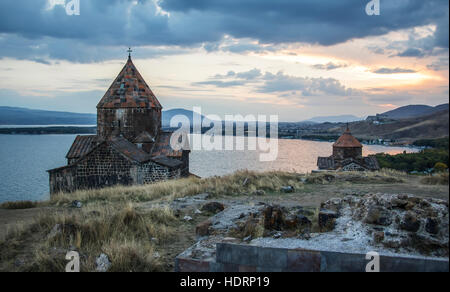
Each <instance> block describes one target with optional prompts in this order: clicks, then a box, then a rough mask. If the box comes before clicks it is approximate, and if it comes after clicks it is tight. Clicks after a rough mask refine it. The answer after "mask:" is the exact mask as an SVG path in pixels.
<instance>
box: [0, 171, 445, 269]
mask: <svg viewBox="0 0 450 292" xmlns="http://www.w3.org/2000/svg"><path fill="white" fill-rule="evenodd" d="M406 177H407V176H406V174H404V173H399V172H394V171H386V170H385V171H381V172H374V173H361V172H355V173H352V172H346V173H335V172H334V173H317V174H308V175H305V174H296V173H288V172H265V173H258V172H252V171H239V172H236V173H234V174H231V175H228V176H224V177H212V178H207V179H199V178H192V177H191V178H186V179H180V180H173V181H167V182H161V183H156V184H151V185H144V186H131V187H123V186H118V187H113V188H105V189H98V190H85V191H78V192H75V193H72V194H58V195H55V196H52V198H51V200H50V201H49V202H44V203H40V205H46V206H49V208H48V209H46V211H45V213H44V214H42V215H41V216H39V217H38V218H36V219H35V222H34V223H33V224H31V225H30V226H27V227H26V228H22V229H20V230H19V229H17V231H16V232H12V233H11V234H10V236H9V237H8V239H7V240H6V241H5V242H0V248H1V253H0V259H1V260H2V262H3V263H7V264H8V265H9V266H7V268H5V266H3V269H6V270H10V269H11V266H12V267H14V260H15V259H16V258H17V257H18V255H20V254H21V253H22V254H23V250H24V249H26V248H28V249H29V252H28V254H27V255H30V257H31V258H32V259H31V261H29V262H27V263H26V264H25V265H22V266H21V267H20V268H17V269H20V270H24V271H63V270H64V267H65V263H66V262H67V261H65V254H66V252H67V251H69V250H74V249H75V250H77V251H79V253H80V255H81V267H82V271H95V268H96V265H95V260H96V258H97V257H98V256H99V255H100V254H101V253H105V254H107V255H108V257H109V259H110V261H111V263H112V266H111V269H110V270H111V271H125V272H127V271H167V270H168V266H167V262H173V258H168V259H162V256H161V257H160V256H158V254H160V253H161V254H164V253H165V251H167V249H168V248H169V246H170V245H176V246H177V248H180V247H181V248H185V247H183V245H182V244H179V243H180V241H183V240H185V239H183V238H180V235H179V231H180V230H183V228H184V227H183V226H185V225H184V224H187V223H185V222H183V221H181V220H179V219H177V218H176V217H175V216H174V214H173V212H172V210H171V209H169V208H168V207H154V208H150V209H148V208H145V207H143V206H144V205H142V207H139V206H140V205H141V204H139V203H141V202H150V201H159V203H161V202H162V203H169V202H170V201H171V200H174V199H176V198H180V197H186V196H193V195H197V194H200V193H208V194H210V196H212V197H221V196H243V195H244V196H245V195H249V194H252V193H253V192H254V191H256V190H264V191H265V192H266V193H268V194H269V195H271V194H275V195H279V194H281V192H280V189H281V188H282V187H283V186H293V187H294V188H295V190H296V191H302V190H304V189H305V186H306V185H308V184H333V183H336V184H340V183H380V184H389V183H392V182H401V181H403V179H405V178H406ZM447 183H448V175H447ZM74 200H78V201H81V202H82V203H83V207H82V208H80V209H77V208H68V207H69V206H70V204H71V202H72V201H74ZM52 206H58V208H51V207H52ZM255 220H256V221H258V219H255ZM253 223H255V224H250V222H249V224H246V225H245V226H242V229H240V230H236V231H237V233H239V234H236V235H238V236H239V237H246V236H249V235H251V236H252V237H259V236H262V234H263V232H264V228H263V226H262V225H261V222H260V221H258V222H253ZM55 226H59V228H58V231H57V232H55V233H54V234H53V236H49V234H51V231H52V230H53V229H54V228H55ZM183 242H184V241H183ZM189 244H191V243H189ZM177 252H178V250H177ZM171 253H172V254H173V251H172V252H171ZM167 254H168V253H167ZM172 257H173V255H172ZM165 260H166V261H165ZM164 261H165V262H164ZM13 269H14V268H13ZM0 270H2V267H1V265H0Z"/></svg>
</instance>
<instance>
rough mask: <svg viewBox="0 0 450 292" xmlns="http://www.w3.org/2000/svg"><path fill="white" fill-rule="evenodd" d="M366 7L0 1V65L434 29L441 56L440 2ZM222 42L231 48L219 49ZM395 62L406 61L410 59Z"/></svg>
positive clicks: (156, 0) (349, 0)
mask: <svg viewBox="0 0 450 292" xmlns="http://www.w3.org/2000/svg"><path fill="white" fill-rule="evenodd" d="M366 4H367V1H361V0H340V1H335V0H323V1H310V0H308V1H291V0H227V1H223V0H195V1H194V0H192V1H185V0H139V1H136V0H81V15H80V16H68V15H67V14H66V12H65V9H64V7H63V6H61V5H56V6H54V7H52V8H51V9H48V2H47V0H33V1H29V0H2V1H0V39H1V40H2V42H3V43H11V44H10V45H9V47H10V50H3V49H2V50H1V51H0V57H4V56H14V57H15V56H17V57H18V58H28V59H36V58H40V59H42V58H43V57H48V58H54V59H66V60H71V61H72V60H74V61H80V60H82V61H86V62H89V61H98V60H104V59H111V58H112V56H113V55H114V54H115V53H117V52H116V50H115V49H111V48H117V47H118V48H120V50H123V47H128V46H139V47H150V46H156V47H158V46H165V47H176V48H193V47H202V46H203V47H204V48H205V49H206V50H209V51H214V50H223V51H229V52H234V53H245V52H249V51H255V52H265V51H271V50H275V49H276V45H277V44H283V43H307V44H319V45H324V46H329V45H334V44H339V43H344V42H346V41H348V40H351V39H355V38H364V37H368V36H380V35H384V34H386V33H388V32H390V31H396V30H400V29H407V28H413V27H417V26H423V25H430V24H432V25H435V26H436V31H435V32H434V33H433V35H432V36H431V37H430V42H429V44H430V46H432V47H437V48H448V0H427V1H423V0H401V1H385V2H383V3H382V13H381V15H380V16H377V17H369V16H367V15H366V14H365V5H366ZM227 36H229V37H231V38H233V39H235V40H238V41H237V42H235V43H230V44H226V45H221V42H222V41H223V40H224V38H225V37H227ZM239 40H252V41H242V42H241V41H239ZM47 43H49V44H50V45H51V47H48V46H47ZM95 48H97V49H95ZM411 48H413V47H411ZM5 51H6V53H5ZM14 52H17V53H14ZM416 53H417V52H416ZM81 54H83V55H84V56H81ZM122 54H123V53H121V55H122ZM401 55H409V56H412V54H411V51H405V52H403V54H401ZM415 56H420V54H415ZM115 57H117V55H115Z"/></svg>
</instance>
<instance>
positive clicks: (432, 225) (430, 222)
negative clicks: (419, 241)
mask: <svg viewBox="0 0 450 292" xmlns="http://www.w3.org/2000/svg"><path fill="white" fill-rule="evenodd" d="M425 230H426V231H427V232H428V233H430V234H434V235H436V234H438V233H439V220H438V219H437V218H427V222H426V223H425Z"/></svg>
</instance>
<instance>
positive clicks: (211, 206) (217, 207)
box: [201, 202, 225, 214]
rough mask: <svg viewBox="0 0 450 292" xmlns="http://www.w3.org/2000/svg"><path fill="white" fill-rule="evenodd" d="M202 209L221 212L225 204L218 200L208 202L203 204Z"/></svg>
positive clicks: (214, 212)
mask: <svg viewBox="0 0 450 292" xmlns="http://www.w3.org/2000/svg"><path fill="white" fill-rule="evenodd" d="M201 210H202V211H205V212H209V213H213V214H217V213H219V212H222V211H223V210H225V206H224V205H223V204H222V203H219V202H210V203H206V204H205V205H203V207H202V209H201Z"/></svg>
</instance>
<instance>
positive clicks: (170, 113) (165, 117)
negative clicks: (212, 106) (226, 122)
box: [162, 108, 209, 128]
mask: <svg viewBox="0 0 450 292" xmlns="http://www.w3.org/2000/svg"><path fill="white" fill-rule="evenodd" d="M178 115H181V116H185V117H187V118H189V122H190V123H191V126H193V125H194V112H193V111H190V110H186V109H182V108H178V109H171V110H167V111H163V113H162V126H163V127H165V128H169V127H170V121H171V120H172V118H173V117H175V116H178ZM200 120H201V122H202V123H203V122H205V123H206V122H208V121H209V120H208V119H206V118H205V116H203V115H202V116H201V117H200Z"/></svg>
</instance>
